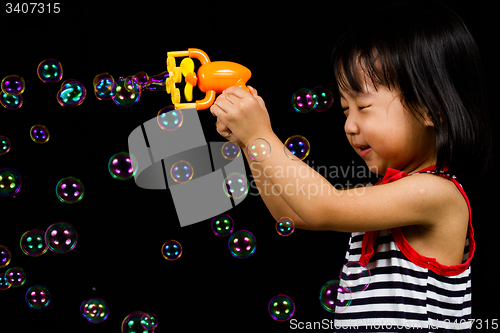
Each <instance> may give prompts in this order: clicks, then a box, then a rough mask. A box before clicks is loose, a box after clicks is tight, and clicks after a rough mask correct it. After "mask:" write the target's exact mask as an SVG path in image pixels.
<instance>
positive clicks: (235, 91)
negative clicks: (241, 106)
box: [224, 86, 250, 98]
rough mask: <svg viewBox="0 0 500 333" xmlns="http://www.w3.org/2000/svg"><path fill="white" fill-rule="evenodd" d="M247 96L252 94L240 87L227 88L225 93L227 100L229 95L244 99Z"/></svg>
mask: <svg viewBox="0 0 500 333" xmlns="http://www.w3.org/2000/svg"><path fill="white" fill-rule="evenodd" d="M245 94H250V93H249V92H248V91H246V90H245V89H243V88H240V87H236V86H231V87H229V88H227V89H226V90H225V93H224V95H225V96H226V98H227V95H233V96H236V97H238V98H243V97H245Z"/></svg>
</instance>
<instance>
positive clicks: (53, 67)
mask: <svg viewBox="0 0 500 333" xmlns="http://www.w3.org/2000/svg"><path fill="white" fill-rule="evenodd" d="M37 73H38V77H39V78H40V80H42V81H43V82H45V83H53V82H59V81H61V78H62V76H63V70H62V66H61V63H60V62H59V61H57V60H56V59H52V58H50V59H45V60H44V61H42V62H40V63H39V64H38V68H37Z"/></svg>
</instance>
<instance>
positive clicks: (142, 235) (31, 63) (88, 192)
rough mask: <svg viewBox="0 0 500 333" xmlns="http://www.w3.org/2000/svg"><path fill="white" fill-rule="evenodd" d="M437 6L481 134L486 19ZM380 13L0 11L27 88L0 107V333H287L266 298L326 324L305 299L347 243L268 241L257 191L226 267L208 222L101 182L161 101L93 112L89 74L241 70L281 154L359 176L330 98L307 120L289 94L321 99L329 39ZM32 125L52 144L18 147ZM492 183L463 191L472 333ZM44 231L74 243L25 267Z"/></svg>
mask: <svg viewBox="0 0 500 333" xmlns="http://www.w3.org/2000/svg"><path fill="white" fill-rule="evenodd" d="M445 3H446V4H448V5H449V6H451V7H452V8H453V9H454V10H455V11H457V12H458V14H459V15H460V16H461V17H462V18H463V19H464V20H465V22H466V24H467V25H468V27H469V29H470V30H471V32H472V34H473V35H474V37H475V38H476V40H477V42H478V44H479V46H480V49H481V53H482V57H483V60H484V68H485V75H486V79H487V82H488V86H487V88H488V96H489V104H490V107H491V116H492V126H494V124H495V122H494V120H495V112H494V107H495V98H496V92H497V89H498V85H497V84H496V74H495V73H494V69H495V65H496V57H495V54H496V52H495V49H496V48H497V47H498V45H497V43H495V42H494V41H496V40H498V38H497V36H498V29H496V30H495V29H493V26H494V21H492V20H488V19H487V14H488V13H489V12H491V11H492V10H494V9H493V8H492V5H489V6H485V5H484V4H481V2H477V1H458V2H457V1H453V2H452V1H446V2H445ZM14 4H15V3H14ZM380 4H381V3H380V2H376V1H373V2H367V3H359V2H356V3H351V4H346V3H344V2H340V1H331V2H328V3H319V2H302V3H300V4H293V3H290V4H289V5H286V6H274V5H273V6H271V5H269V7H260V6H254V5H253V4H252V3H250V2H246V3H245V2H241V3H232V4H230V5H226V4H222V3H219V2H214V3H208V2H207V3H206V4H203V5H198V4H197V3H196V2H184V3H183V4H179V3H178V2H176V3H173V2H172V3H171V2H159V3H158V5H150V4H146V2H136V3H131V2H120V3H118V2H116V3H115V4H109V5H102V4H100V5H90V4H89V3H88V2H73V3H72V4H69V3H68V4H67V3H62V4H61V5H60V8H61V12H60V13H58V14H48V13H44V14H31V13H27V14H23V13H11V14H6V13H5V10H4V8H2V9H1V11H2V15H1V16H0V17H1V22H0V26H1V28H2V29H1V31H2V34H1V36H2V37H1V38H2V42H1V45H2V49H1V53H0V59H1V66H0V77H5V76H7V75H9V74H17V75H20V76H22V77H23V78H24V80H25V81H26V91H25V92H24V94H23V98H24V104H23V106H22V108H20V109H19V110H16V111H10V110H7V109H2V110H0V114H1V117H0V135H5V136H7V137H8V138H9V139H10V140H11V142H12V149H11V151H10V152H9V153H8V154H6V155H4V156H1V157H0V167H11V168H14V169H16V170H18V171H19V173H20V175H21V177H22V182H23V183H22V188H21V190H20V192H19V193H18V194H17V195H16V196H15V197H9V198H0V212H1V213H0V244H3V245H6V246H7V247H9V249H10V250H11V252H12V261H11V263H10V265H9V266H7V267H6V268H3V269H1V270H0V272H4V271H5V270H7V269H8V268H10V267H13V266H20V267H22V268H23V269H24V270H25V272H26V275H27V280H26V283H25V285H23V286H22V287H19V288H10V289H9V290H7V291H2V292H0V331H1V332H4V331H5V332H14V331H15V332H34V331H37V332H52V333H56V332H82V331H84V330H86V331H87V330H91V331H92V332H119V330H120V325H121V322H122V320H123V319H124V318H125V316H127V315H128V314H129V313H131V312H133V311H137V310H139V311H149V312H154V313H155V314H156V315H157V316H158V319H159V325H158V328H157V329H156V332H167V331H172V330H177V331H181V332H183V331H201V330H202V329H217V330H218V331H220V332H230V331H231V332H232V331H241V332H246V331H250V330H253V329H257V328H268V329H270V330H273V331H287V330H290V329H291V327H290V323H289V322H277V321H274V320H273V319H272V318H271V317H270V316H269V314H268V310H267V306H268V303H269V300H270V299H271V298H272V297H273V296H275V295H277V294H286V295H288V296H290V297H291V298H292V299H293V300H294V302H295V306H296V312H295V314H294V316H293V318H295V319H297V320H298V321H302V322H306V321H321V320H323V319H333V314H330V313H328V312H326V311H325V310H324V309H323V308H322V307H321V306H320V303H319V301H318V294H319V290H320V288H321V286H322V285H323V284H324V283H325V282H326V281H328V280H331V279H335V278H336V277H337V276H338V271H339V270H340V268H341V266H342V262H343V258H344V255H345V249H346V245H347V240H348V236H349V235H348V234H343V233H336V232H313V231H305V230H296V231H295V233H294V234H292V235H291V236H289V237H282V236H279V235H278V234H277V233H276V231H275V229H274V224H275V222H274V220H273V218H272V216H271V215H270V213H269V212H268V211H267V209H266V207H265V205H264V204H263V202H262V200H261V199H260V198H259V197H258V196H256V190H255V189H250V193H249V196H248V197H247V198H246V199H245V201H244V202H243V203H241V204H240V205H238V206H237V207H236V208H234V209H232V210H231V211H229V212H228V213H229V215H231V216H232V218H233V219H234V221H235V230H243V229H244V230H249V231H251V232H252V233H253V234H254V235H255V237H256V239H257V250H256V252H255V254H254V255H253V256H251V257H250V258H248V259H244V260H239V259H236V258H233V257H232V256H231V255H230V253H229V251H228V249H227V240H228V238H227V237H226V238H221V237H216V236H215V235H214V234H213V233H212V231H211V229H210V221H211V219H207V220H206V221H203V222H200V223H197V224H194V225H192V226H188V227H185V228H179V227H178V222H177V216H176V213H175V208H174V206H173V204H172V201H171V198H170V193H169V191H168V190H167V191H155V190H144V189H141V188H139V187H137V186H136V185H135V183H134V181H133V180H129V181H119V180H116V179H113V178H112V177H111V176H110V174H109V172H108V170H107V163H108V160H109V158H110V157H111V156H112V155H113V154H115V153H117V152H120V151H127V150H128V141H127V139H128V135H129V133H130V132H131V131H132V130H133V129H135V128H136V127H137V126H139V125H140V124H141V123H143V122H145V121H147V120H149V119H151V118H152V117H154V116H155V115H156V114H157V112H158V111H159V110H160V109H161V108H163V107H165V106H167V105H169V104H170V95H167V94H166V93H164V92H149V91H146V92H144V93H143V95H142V96H141V99H140V101H139V102H138V103H137V104H136V105H133V106H132V107H129V108H125V107H120V106H117V105H115V104H114V103H113V102H112V101H99V100H98V99H97V98H96V97H95V95H94V93H93V88H92V80H93V78H94V77H95V76H96V75H97V74H100V73H103V72H108V73H110V74H111V75H113V76H114V77H115V79H116V78H117V77H119V76H127V75H132V74H135V73H137V72H139V71H146V72H147V73H148V74H150V75H153V74H158V73H160V72H162V71H165V70H166V63H165V60H166V58H167V52H168V51H178V50H187V49H188V48H200V49H202V50H204V51H205V52H206V53H207V54H208V55H209V57H210V58H211V60H212V61H216V60H227V61H234V62H238V63H240V64H242V65H244V66H246V67H248V68H249V69H250V70H251V71H252V78H251V79H250V81H249V84H250V85H252V86H253V87H255V88H257V90H258V92H259V94H260V95H261V96H262V97H263V98H264V100H265V101H266V105H267V108H268V110H269V114H270V117H271V123H272V126H273V129H274V131H275V132H276V134H277V135H278V136H279V137H280V138H281V139H282V140H283V141H284V140H286V138H288V137H289V136H291V135H294V134H300V135H303V136H305V137H306V138H307V139H308V140H309V141H310V143H311V153H310V155H309V157H308V160H309V163H310V164H311V165H312V164H314V165H315V166H327V167H329V166H337V167H340V166H343V167H344V168H346V167H348V166H350V167H352V166H353V165H361V163H362V160H360V159H359V158H358V157H357V156H356V154H355V153H354V152H353V151H352V149H351V148H350V146H349V145H348V144H347V142H346V139H345V133H344V130H343V124H344V115H343V114H342V112H341V110H340V106H339V102H338V98H336V100H335V105H334V106H333V107H332V108H331V109H330V110H328V111H327V112H324V113H316V112H311V113H308V114H298V113H296V112H295V111H294V110H293V109H292V107H291V103H290V99H291V96H292V94H293V93H294V92H295V91H296V90H298V89H300V88H313V87H316V86H325V87H327V88H329V89H331V90H332V91H335V86H334V83H333V80H332V76H331V72H330V70H329V67H328V66H329V59H330V53H331V50H332V47H333V44H334V42H335V40H336V38H337V37H338V36H339V35H340V33H341V32H342V31H343V29H344V27H345V25H346V24H348V23H350V21H351V20H354V19H356V18H358V17H359V15H360V14H361V13H363V12H366V11H370V10H371V9H372V8H374V7H377V6H379V5H380ZM490 4H491V3H490ZM46 58H56V59H58V60H59V61H60V62H61V63H62V66H63V73H64V75H63V80H62V81H64V80H66V79H70V78H72V79H77V80H80V81H81V82H82V83H83V84H84V85H85V86H86V87H87V92H88V94H87V98H86V100H85V101H84V103H83V104H82V105H81V106H78V107H74V108H70V107H62V106H60V105H59V104H58V103H57V101H56V93H57V91H58V90H59V89H60V85H61V82H62V81H61V82H59V83H52V84H50V83H43V82H42V81H41V80H40V79H39V78H38V77H37V74H36V68H37V65H38V63H40V61H42V60H44V59H46ZM201 97H202V96H201V95H195V98H197V99H200V98H201ZM200 118H201V122H202V125H203V130H204V134H205V136H206V138H207V141H224V139H223V138H222V137H220V136H219V134H218V133H217V132H216V130H215V118H214V117H213V116H212V115H211V114H210V112H209V111H208V110H205V111H200ZM35 124H43V125H45V126H47V128H48V130H49V131H50V135H51V138H50V140H49V141H48V142H47V143H46V144H42V145H40V144H36V143H34V142H33V141H32V140H31V139H30V137H29V135H28V131H29V129H30V127H31V126H33V125H35ZM247 171H249V170H247ZM248 174H249V175H250V173H249V172H248ZM67 176H74V177H78V178H80V179H81V180H82V182H83V184H84V186H85V195H84V197H83V199H82V200H81V201H80V202H78V203H77V204H74V205H69V204H65V203H62V202H60V201H59V200H58V199H57V197H56V195H55V193H54V189H55V185H56V184H57V182H58V181H59V180H60V179H61V178H63V177H67ZM493 177H494V172H491V173H490V175H489V176H488V177H485V178H483V179H478V180H477V182H474V183H473V184H471V185H470V187H469V189H468V188H466V191H467V193H468V195H469V197H470V200H471V203H472V209H473V223H474V228H475V231H476V236H475V238H476V242H477V252H476V256H475V258H474V260H473V261H472V266H473V268H472V271H473V277H474V278H473V318H476V319H482V320H483V329H484V328H485V327H486V326H485V323H484V321H485V320H486V319H489V321H490V323H491V320H492V319H495V318H497V317H498V312H497V311H494V310H495V309H494V308H495V302H494V300H496V299H498V298H499V296H500V293H499V292H498V284H497V283H496V282H495V281H497V280H498V276H497V275H496V274H498V273H497V272H498V260H496V259H495V248H496V247H495V246H494V243H495V241H496V238H495V235H496V231H497V230H498V227H497V226H496V224H497V223H498V222H497V216H495V215H493V214H494V209H495V204H496V203H497V199H498V195H497V194H496V192H495V189H494V188H493V186H494V185H493V186H491V185H490V182H491V181H492V180H493V179H494V178H493ZM330 180H331V181H332V183H343V182H344V180H343V179H330ZM58 221H66V222H69V223H71V224H73V225H74V226H75V228H76V230H77V232H78V235H79V240H78V244H77V246H76V247H75V249H74V250H72V251H71V252H69V253H67V254H56V253H52V252H50V251H48V252H47V253H45V254H44V255H42V256H40V257H37V258H31V257H28V256H26V255H24V254H23V253H22V251H21V249H20V247H19V239H20V237H21V235H22V234H23V233H24V232H25V231H27V230H30V229H33V228H37V229H42V230H45V229H46V228H47V227H48V226H49V225H51V224H52V223H55V222H58ZM169 239H176V240H178V241H179V242H180V243H181V244H182V246H183V254H182V256H181V258H180V259H179V260H177V261H174V262H169V261H167V260H165V259H164V258H163V257H162V255H161V253H160V247H161V245H162V244H163V243H164V242H165V241H166V240H169ZM35 284H42V285H45V286H47V288H48V289H49V291H50V292H51V294H52V302H51V303H50V305H49V306H48V307H47V308H45V309H42V310H34V309H30V308H29V307H28V306H27V305H26V302H25V300H24V296H25V293H26V290H27V289H28V288H29V287H31V286H32V285H35ZM92 297H97V298H102V299H104V300H105V301H106V302H107V303H108V305H109V309H110V314H109V317H108V319H107V320H106V321H104V322H103V323H100V324H92V323H89V322H88V321H86V320H85V319H84V318H83V317H82V315H81V314H80V312H79V307H80V304H81V302H82V301H83V300H85V299H88V298H92ZM491 300H493V302H490V301H491Z"/></svg>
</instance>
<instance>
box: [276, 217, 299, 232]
mask: <svg viewBox="0 0 500 333" xmlns="http://www.w3.org/2000/svg"><path fill="white" fill-rule="evenodd" d="M294 230H295V224H294V223H293V220H292V219H291V218H289V217H286V216H283V217H282V218H280V219H279V220H278V221H276V231H277V232H278V234H279V235H281V236H290V235H291V234H292V233H293V231H294Z"/></svg>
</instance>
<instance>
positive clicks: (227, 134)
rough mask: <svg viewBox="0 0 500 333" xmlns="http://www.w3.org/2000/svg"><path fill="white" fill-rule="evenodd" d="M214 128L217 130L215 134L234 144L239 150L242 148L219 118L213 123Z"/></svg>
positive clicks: (240, 143) (241, 144)
mask: <svg viewBox="0 0 500 333" xmlns="http://www.w3.org/2000/svg"><path fill="white" fill-rule="evenodd" d="M215 127H216V128H217V132H218V133H219V134H220V135H222V136H223V137H224V138H225V139H227V140H228V141H232V142H234V143H236V144H237V145H238V146H240V148H244V147H245V146H244V145H243V143H242V142H241V141H240V140H239V139H238V138H237V137H236V136H235V135H234V134H233V132H231V130H230V129H229V128H228V127H227V126H226V124H224V123H223V122H222V121H221V120H220V118H219V117H217V121H216V122H215Z"/></svg>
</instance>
